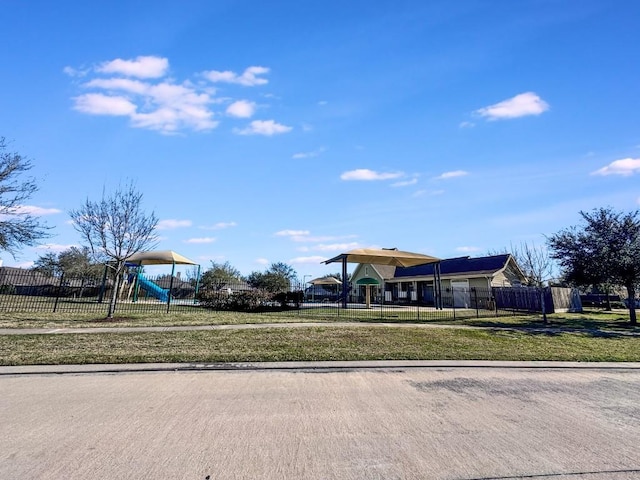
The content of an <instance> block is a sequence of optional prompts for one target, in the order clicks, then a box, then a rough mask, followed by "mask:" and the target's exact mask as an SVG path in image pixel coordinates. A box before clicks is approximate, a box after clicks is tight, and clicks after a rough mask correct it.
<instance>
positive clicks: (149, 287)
mask: <svg viewBox="0 0 640 480" xmlns="http://www.w3.org/2000/svg"><path fill="white" fill-rule="evenodd" d="M138 285H140V286H141V287H142V288H144V289H145V290H146V291H147V292H148V293H149V295H152V296H154V297H156V298H157V299H158V300H161V301H163V302H166V301H167V300H169V297H168V292H169V290H165V289H164V288H160V287H159V286H158V285H156V284H155V283H153V282H152V281H151V280H149V279H148V278H147V277H145V276H144V275H142V274H141V273H139V274H138Z"/></svg>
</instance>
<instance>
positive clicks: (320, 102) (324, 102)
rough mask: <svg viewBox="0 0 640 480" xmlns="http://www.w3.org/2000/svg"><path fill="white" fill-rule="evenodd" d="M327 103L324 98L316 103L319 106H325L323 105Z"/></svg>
mask: <svg viewBox="0 0 640 480" xmlns="http://www.w3.org/2000/svg"><path fill="white" fill-rule="evenodd" d="M328 103H329V102H327V101H326V100H320V101H319V102H318V105H319V106H321V107H324V106H325V105H327V104H328Z"/></svg>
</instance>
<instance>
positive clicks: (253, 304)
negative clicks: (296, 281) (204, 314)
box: [198, 289, 271, 312]
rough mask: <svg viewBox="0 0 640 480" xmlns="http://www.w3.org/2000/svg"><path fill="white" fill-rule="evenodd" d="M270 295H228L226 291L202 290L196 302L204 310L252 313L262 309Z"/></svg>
mask: <svg viewBox="0 0 640 480" xmlns="http://www.w3.org/2000/svg"><path fill="white" fill-rule="evenodd" d="M270 297H271V294H269V293H268V292H265V291H264V290H257V289H256V290H246V291H242V292H234V293H229V292H228V291H227V290H216V289H204V290H200V292H198V300H200V304H201V305H202V306H203V307H205V308H210V309H212V310H228V311H233V312H254V311H257V310H260V309H261V307H264V306H265V305H266V303H267V302H268V301H269V300H270Z"/></svg>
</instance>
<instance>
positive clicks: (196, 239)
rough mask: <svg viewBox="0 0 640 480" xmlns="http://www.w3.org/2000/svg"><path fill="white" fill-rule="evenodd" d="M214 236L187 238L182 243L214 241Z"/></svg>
mask: <svg viewBox="0 0 640 480" xmlns="http://www.w3.org/2000/svg"><path fill="white" fill-rule="evenodd" d="M215 241H216V239H215V237H201V238H189V239H187V240H185V241H184V243H213V242H215Z"/></svg>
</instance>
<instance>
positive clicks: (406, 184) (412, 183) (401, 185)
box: [391, 178, 418, 187]
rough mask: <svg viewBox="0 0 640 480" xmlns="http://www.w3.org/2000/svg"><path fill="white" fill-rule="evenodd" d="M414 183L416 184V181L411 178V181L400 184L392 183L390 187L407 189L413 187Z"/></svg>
mask: <svg viewBox="0 0 640 480" xmlns="http://www.w3.org/2000/svg"><path fill="white" fill-rule="evenodd" d="M416 183H418V179H417V178H412V179H411V180H404V181H402V182H395V183H392V184H391V186H392V187H408V186H410V185H415V184H416Z"/></svg>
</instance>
